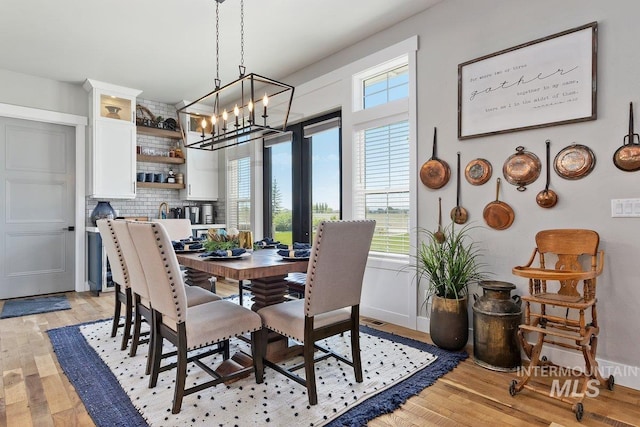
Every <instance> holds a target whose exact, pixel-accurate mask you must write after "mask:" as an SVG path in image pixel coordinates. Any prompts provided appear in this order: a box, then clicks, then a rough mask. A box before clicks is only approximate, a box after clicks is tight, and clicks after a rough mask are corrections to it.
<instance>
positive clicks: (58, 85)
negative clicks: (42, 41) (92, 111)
mask: <svg viewBox="0 0 640 427" xmlns="http://www.w3.org/2000/svg"><path fill="white" fill-rule="evenodd" d="M0 102H3V103H6V104H13V105H20V106H23V107H31V108H39V109H42V110H50V111H56V112H60V113H69V114H76V115H79V116H88V115H89V103H88V102H87V93H86V92H85V91H84V89H82V82H78V83H77V84H72V83H64V82H58V81H55V80H50V79H44V78H41V77H35V76H29V75H26V74H20V73H14V72H12V71H8V70H2V69H0Z"/></svg>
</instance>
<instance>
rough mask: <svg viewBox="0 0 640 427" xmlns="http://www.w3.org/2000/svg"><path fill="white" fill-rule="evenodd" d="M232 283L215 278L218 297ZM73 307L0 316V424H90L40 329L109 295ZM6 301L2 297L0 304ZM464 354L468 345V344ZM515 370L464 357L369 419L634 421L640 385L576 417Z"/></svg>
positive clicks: (76, 300) (85, 296) (92, 316)
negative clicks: (514, 386) (516, 387)
mask: <svg viewBox="0 0 640 427" xmlns="http://www.w3.org/2000/svg"><path fill="white" fill-rule="evenodd" d="M237 289H238V287H237V284H236V283H234V282H229V281H225V280H219V281H218V283H217V291H218V293H219V294H220V295H222V296H227V295H231V294H234V293H237ZM67 297H68V298H69V301H70V303H71V307H72V308H71V310H64V311H57V312H52V313H44V314H39V315H32V316H25V317H17V318H11V319H1V320H0V370H1V372H2V375H0V426H7V427H9V426H20V427H28V426H38V427H40V426H70V425H74V426H93V425H94V424H93V422H92V421H91V418H90V417H89V414H88V413H87V411H86V409H85V407H84V405H83V404H82V401H80V398H79V397H78V395H77V394H76V392H75V390H74V388H73V386H72V385H71V384H70V383H69V380H68V379H67V378H66V376H64V374H63V373H62V370H61V369H60V365H59V363H58V361H57V358H56V356H55V353H53V349H52V347H51V343H50V342H49V338H48V336H47V334H46V331H47V330H48V329H52V328H58V327H61V326H67V325H73V324H78V323H84V322H89V321H94V320H99V319H107V318H109V317H111V316H112V314H113V303H114V301H113V300H114V297H113V294H112V293H103V294H101V295H100V296H99V297H96V296H94V295H92V294H90V293H84V292H83V293H75V292H70V293H67ZM3 304H4V302H3V301H0V308H1V307H2V305H3ZM363 323H364V324H367V325H368V326H372V327H375V328H378V329H381V330H384V331H387V332H392V333H395V334H399V335H403V336H407V337H409V338H413V339H417V340H420V341H424V342H430V341H429V337H428V335H427V334H424V333H422V332H417V331H412V330H409V329H405V328H402V327H399V326H395V325H391V324H382V325H376V324H373V323H371V322H370V319H363ZM468 351H469V352H470V353H472V351H471V350H470V349H469V350H468ZM515 378H517V376H516V374H515V373H502V372H495V371H490V370H487V369H484V368H481V367H480V366H477V365H476V364H475V363H474V362H473V360H472V358H471V357H470V358H469V359H467V360H466V361H464V362H462V363H461V364H460V365H459V366H458V367H457V368H456V369H454V370H453V371H452V372H450V373H449V374H447V375H445V376H444V377H442V378H440V379H439V380H438V381H437V382H436V383H435V384H434V385H432V386H431V387H427V388H426V389H425V390H423V391H422V392H421V393H420V394H419V395H417V396H414V397H412V398H410V399H409V400H408V401H407V402H406V403H405V404H404V405H403V406H402V407H401V408H400V409H398V410H396V411H394V412H393V413H390V414H386V415H382V416H380V417H378V418H376V419H375V420H372V421H371V422H370V423H369V425H370V426H373V427H418V426H419V427H422V426H474V427H476V426H497V425H500V426H531V425H538V426H554V427H555V426H570V425H582V426H634V425H640V391H636V390H632V389H629V388H625V387H622V386H619V385H616V387H615V390H614V391H613V392H611V391H608V390H606V389H602V390H601V392H600V395H599V396H598V397H596V398H586V399H585V400H584V410H585V414H584V418H583V420H582V422H581V423H578V422H577V421H576V418H575V415H574V414H573V412H571V410H570V406H569V405H568V404H565V403H562V402H560V401H557V400H555V399H550V398H548V397H545V396H542V395H539V394H537V393H533V392H530V391H527V390H524V391H522V392H521V393H519V394H518V395H516V396H515V397H512V396H511V395H509V391H508V387H509V383H510V382H511V380H512V379H515Z"/></svg>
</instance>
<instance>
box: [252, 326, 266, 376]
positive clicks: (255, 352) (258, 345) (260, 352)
mask: <svg viewBox="0 0 640 427" xmlns="http://www.w3.org/2000/svg"><path fill="white" fill-rule="evenodd" d="M266 331H267V329H264V328H263V329H261V330H259V331H255V332H251V355H252V356H253V372H254V374H255V376H256V384H262V381H263V379H264V360H263V357H264V352H265V351H266V342H265V343H264V344H263V342H262V340H263V339H266V333H263V332H266Z"/></svg>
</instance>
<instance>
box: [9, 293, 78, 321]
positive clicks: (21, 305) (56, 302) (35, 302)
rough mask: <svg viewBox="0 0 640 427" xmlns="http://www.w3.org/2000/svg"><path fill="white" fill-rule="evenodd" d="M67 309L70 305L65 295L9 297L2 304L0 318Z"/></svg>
mask: <svg viewBox="0 0 640 427" xmlns="http://www.w3.org/2000/svg"><path fill="white" fill-rule="evenodd" d="M69 309H71V305H70V304H69V300H68V299H67V297H66V296H65V295H60V296H50V297H39V298H24V299H10V300H7V301H5V303H4V306H3V307H2V313H0V319H6V318H8V317H20V316H28V315H30V314H39V313H48V312H50V311H60V310H69Z"/></svg>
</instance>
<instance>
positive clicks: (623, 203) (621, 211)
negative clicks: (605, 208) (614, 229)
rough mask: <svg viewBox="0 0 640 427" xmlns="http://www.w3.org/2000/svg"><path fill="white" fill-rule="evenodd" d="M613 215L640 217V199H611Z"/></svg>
mask: <svg viewBox="0 0 640 427" xmlns="http://www.w3.org/2000/svg"><path fill="white" fill-rule="evenodd" d="M611 217H612V218H638V217H640V199H611Z"/></svg>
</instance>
